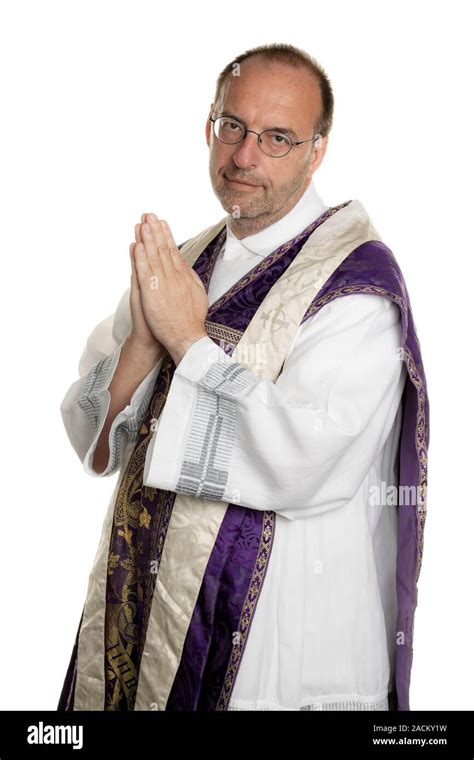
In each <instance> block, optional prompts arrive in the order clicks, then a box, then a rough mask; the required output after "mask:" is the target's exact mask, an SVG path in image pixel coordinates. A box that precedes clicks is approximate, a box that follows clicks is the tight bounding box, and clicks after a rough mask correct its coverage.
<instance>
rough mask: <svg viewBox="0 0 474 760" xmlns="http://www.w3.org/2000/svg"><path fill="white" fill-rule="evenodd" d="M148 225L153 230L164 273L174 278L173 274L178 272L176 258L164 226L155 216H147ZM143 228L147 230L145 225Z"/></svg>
mask: <svg viewBox="0 0 474 760" xmlns="http://www.w3.org/2000/svg"><path fill="white" fill-rule="evenodd" d="M146 224H147V225H149V226H150V229H151V230H152V235H153V239H154V241H155V246H156V254H157V256H158V259H159V262H160V264H161V266H162V268H163V271H164V273H165V275H166V274H167V275H169V276H172V275H173V272H174V271H176V269H178V267H177V266H176V265H175V264H174V262H173V259H174V256H173V254H172V251H171V250H170V247H169V245H168V241H167V239H166V237H165V234H164V230H163V224H162V222H161V221H160V220H159V219H158V218H157V217H156V215H155V214H147V222H146ZM143 227H144V229H146V226H145V225H143Z"/></svg>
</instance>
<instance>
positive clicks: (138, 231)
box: [135, 222, 143, 243]
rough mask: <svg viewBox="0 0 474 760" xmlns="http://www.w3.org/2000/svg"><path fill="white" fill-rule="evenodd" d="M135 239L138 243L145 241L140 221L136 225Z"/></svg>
mask: <svg viewBox="0 0 474 760" xmlns="http://www.w3.org/2000/svg"><path fill="white" fill-rule="evenodd" d="M135 241H136V242H137V243H140V242H143V241H142V239H141V237H140V222H138V224H136V225H135Z"/></svg>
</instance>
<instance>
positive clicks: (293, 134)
mask: <svg viewBox="0 0 474 760" xmlns="http://www.w3.org/2000/svg"><path fill="white" fill-rule="evenodd" d="M220 115H221V116H227V118H229V119H235V120H236V121H239V122H240V123H241V124H243V125H244V127H247V124H246V123H245V121H244V120H243V119H242V118H241V117H240V116H236V115H235V113H229V112H228V111H223V112H222V113H221V114H220ZM267 129H271V130H274V131H275V132H283V133H284V134H286V135H290V137H296V136H297V135H296V132H294V130H293V129H290V128H289V127H265V129H264V130H263V131H264V132H266V130H267Z"/></svg>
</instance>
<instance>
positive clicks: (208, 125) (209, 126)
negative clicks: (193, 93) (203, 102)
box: [205, 103, 214, 148]
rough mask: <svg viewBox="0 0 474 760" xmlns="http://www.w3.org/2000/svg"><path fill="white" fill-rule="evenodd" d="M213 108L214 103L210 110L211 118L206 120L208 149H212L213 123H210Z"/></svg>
mask: <svg viewBox="0 0 474 760" xmlns="http://www.w3.org/2000/svg"><path fill="white" fill-rule="evenodd" d="M213 106H214V103H211V107H210V109H209V116H208V117H207V119H206V127H205V132H206V142H207V147H208V148H209V147H210V145H209V143H210V140H211V127H212V122H211V121H209V117H210V116H212V112H213Z"/></svg>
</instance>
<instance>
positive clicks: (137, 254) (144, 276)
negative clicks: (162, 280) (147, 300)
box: [133, 243, 154, 290]
mask: <svg viewBox="0 0 474 760" xmlns="http://www.w3.org/2000/svg"><path fill="white" fill-rule="evenodd" d="M133 258H134V262H135V270H136V273H137V279H138V284H139V286H140V289H141V290H145V288H147V287H149V286H150V282H151V280H150V278H151V277H152V276H153V274H154V273H153V272H152V271H151V269H150V266H149V263H148V257H147V255H146V251H145V246H144V245H143V243H135V246H134V250H133Z"/></svg>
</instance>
